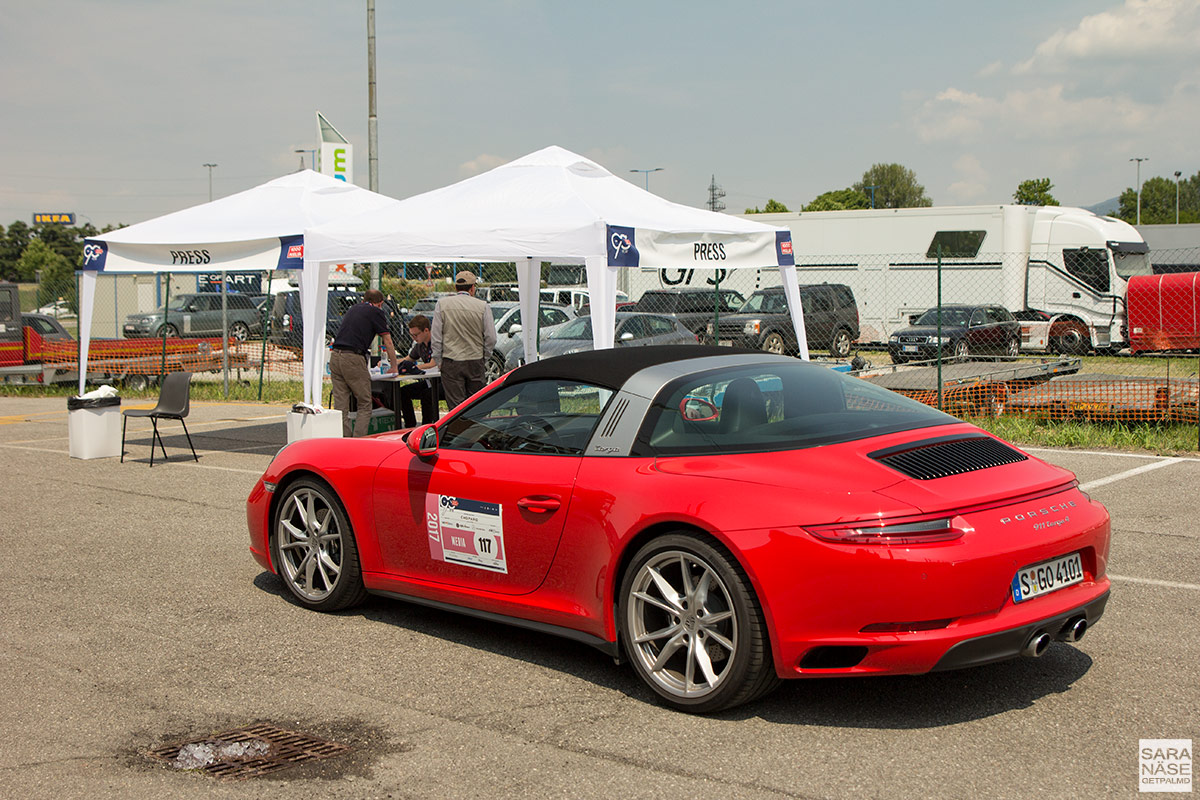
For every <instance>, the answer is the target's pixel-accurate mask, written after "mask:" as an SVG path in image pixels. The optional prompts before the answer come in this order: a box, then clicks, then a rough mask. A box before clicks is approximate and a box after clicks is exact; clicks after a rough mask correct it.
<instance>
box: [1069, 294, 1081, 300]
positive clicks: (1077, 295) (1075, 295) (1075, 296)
mask: <svg viewBox="0 0 1200 800" xmlns="http://www.w3.org/2000/svg"><path fill="white" fill-rule="evenodd" d="M1081 296H1082V295H1080V294H1079V292H1071V297H1074V298H1075V299H1076V300H1078V299H1079V298H1080V297H1081Z"/></svg>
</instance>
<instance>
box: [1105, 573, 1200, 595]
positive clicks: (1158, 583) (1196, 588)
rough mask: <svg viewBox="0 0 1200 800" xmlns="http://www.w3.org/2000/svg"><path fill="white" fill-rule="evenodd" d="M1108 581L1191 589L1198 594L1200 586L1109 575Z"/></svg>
mask: <svg viewBox="0 0 1200 800" xmlns="http://www.w3.org/2000/svg"><path fill="white" fill-rule="evenodd" d="M1108 577H1109V579H1110V580H1114V581H1125V582H1126V583H1144V584H1146V585H1147V586H1165V587H1167V588H1168V589H1191V590H1192V591H1193V592H1200V584H1195V583H1179V582H1178V581H1160V580H1158V579H1157V578H1130V577H1129V576H1127V575H1109V576H1108Z"/></svg>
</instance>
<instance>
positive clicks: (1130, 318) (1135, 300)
mask: <svg viewBox="0 0 1200 800" xmlns="http://www.w3.org/2000/svg"><path fill="white" fill-rule="evenodd" d="M1126 319H1127V324H1128V325H1129V350H1130V352H1132V353H1134V354H1135V355H1136V354H1137V353H1145V352H1150V351H1157V350H1197V349H1200V272H1176V273H1169V274H1164V275H1140V276H1138V277H1135V278H1130V279H1129V296H1128V298H1127V308H1126Z"/></svg>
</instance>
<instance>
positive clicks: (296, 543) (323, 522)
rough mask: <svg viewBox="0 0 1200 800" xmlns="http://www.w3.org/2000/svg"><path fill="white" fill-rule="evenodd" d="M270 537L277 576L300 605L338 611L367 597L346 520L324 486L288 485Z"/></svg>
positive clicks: (301, 482) (300, 482)
mask: <svg viewBox="0 0 1200 800" xmlns="http://www.w3.org/2000/svg"><path fill="white" fill-rule="evenodd" d="M273 527H274V531H273V535H272V537H271V546H272V548H273V550H274V552H273V554H272V555H273V556H274V561H275V566H276V569H277V570H278V572H279V577H280V578H281V579H282V580H283V584H284V586H286V587H287V589H288V592H289V593H290V594H291V595H292V597H294V598H295V599H296V600H297V601H298V602H299V603H300V604H301V605H302V606H305V607H307V608H311V609H313V610H314V611H337V610H338V609H342V608H348V607H350V606H353V605H357V604H358V603H361V602H362V601H363V599H364V598H365V597H366V596H367V590H366V588H365V587H364V586H363V582H362V567H361V565H360V564H359V561H358V547H357V544H356V543H355V541H354V531H353V530H351V528H350V519H349V517H347V516H346V511H345V509H344V508H342V503H341V501H340V500H338V498H337V494H336V493H335V492H334V491H333V489H331V488H330V487H329V486H328V485H327V484H325V483H323V482H321V481H318V480H314V479H312V478H303V479H301V480H298V481H296V482H295V483H293V484H291V485H290V486H289V487H288V488H287V492H286V494H284V496H283V499H282V500H281V501H280V503H279V507H278V510H277V511H276V513H275V524H274V526H273Z"/></svg>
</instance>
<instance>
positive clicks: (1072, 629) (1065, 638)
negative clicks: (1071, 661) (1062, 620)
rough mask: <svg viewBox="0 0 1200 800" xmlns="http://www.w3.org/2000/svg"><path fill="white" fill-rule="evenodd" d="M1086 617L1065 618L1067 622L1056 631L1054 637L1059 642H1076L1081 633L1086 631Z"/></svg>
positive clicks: (1081, 636)
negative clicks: (1056, 633)
mask: <svg viewBox="0 0 1200 800" xmlns="http://www.w3.org/2000/svg"><path fill="white" fill-rule="evenodd" d="M1087 627H1088V624H1087V618H1086V617H1075V618H1074V619H1071V620H1067V624H1066V625H1064V626H1063V629H1062V630H1061V631H1059V632H1058V636H1057V637H1056V638H1057V639H1058V640H1059V641H1060V642H1078V641H1079V640H1080V639H1082V638H1083V634H1085V633H1086V632H1087Z"/></svg>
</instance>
